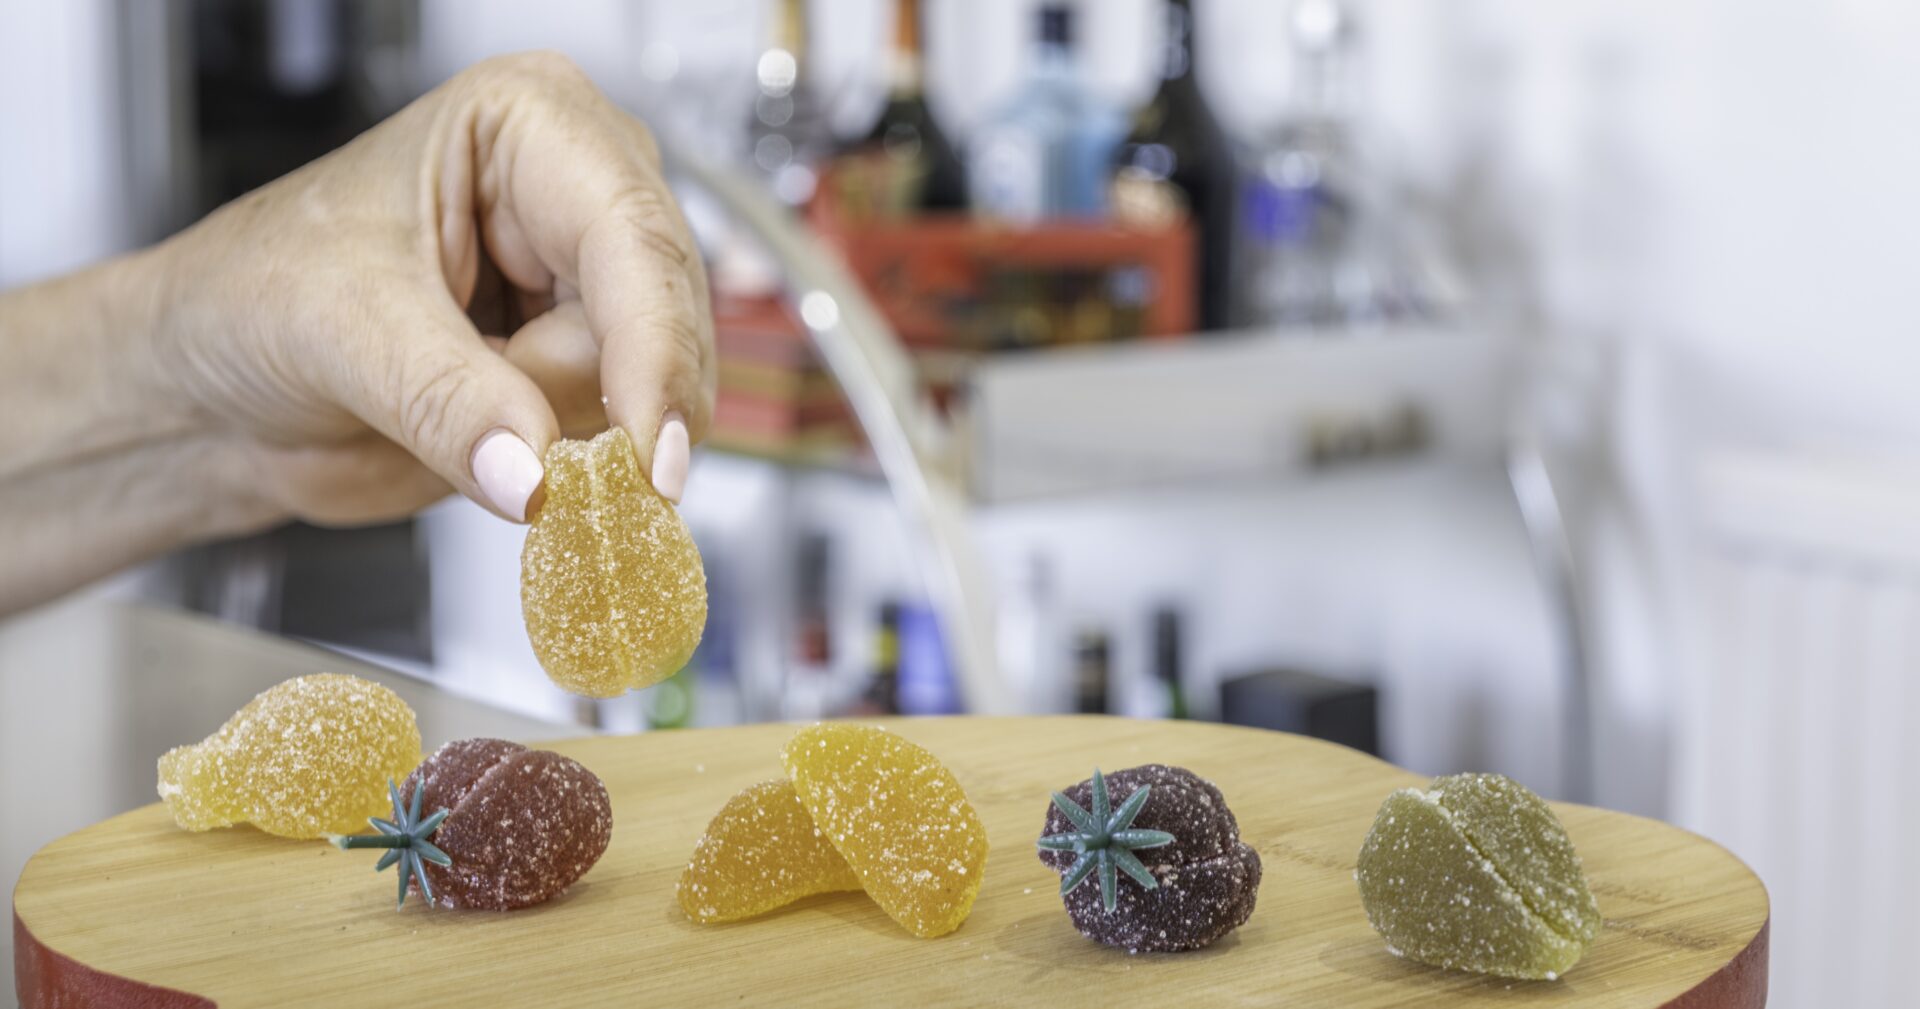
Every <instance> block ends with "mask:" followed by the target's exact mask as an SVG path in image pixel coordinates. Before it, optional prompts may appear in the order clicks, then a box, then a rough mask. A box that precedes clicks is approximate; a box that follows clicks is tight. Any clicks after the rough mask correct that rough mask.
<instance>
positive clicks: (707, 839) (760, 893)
mask: <svg viewBox="0 0 1920 1009" xmlns="http://www.w3.org/2000/svg"><path fill="white" fill-rule="evenodd" d="M858 889H860V877H858V876H856V875H854V872H853V869H852V868H851V867H849V866H848V865H847V860H846V859H844V858H841V857H840V853H839V852H838V851H836V850H834V847H833V844H832V843H831V842H829V841H828V840H827V838H826V835H824V834H823V833H821V831H820V828H819V827H817V826H815V825H814V822H813V817H812V816H811V815H809V814H808V813H807V809H806V807H805V806H802V805H801V804H800V799H799V797H798V796H796V795H795V794H794V791H793V782H791V781H788V780H786V779H785V778H781V779H777V780H774V781H764V782H761V783H760V784H758V785H753V786H751V787H749V788H747V789H746V790H745V791H743V792H741V793H740V794H738V795H736V796H734V797H733V798H731V799H728V800H727V804H726V805H724V806H722V807H720V812H718V813H716V814H714V817H713V822H712V823H709V824H707V832H706V833H705V834H704V835H702V836H701V838H700V842H699V844H698V845H696V846H695V847H694V849H693V857H692V859H690V860H689V861H688V862H687V868H686V871H685V872H683V873H681V874H680V889H679V894H678V895H679V898H680V909H681V910H682V911H685V912H686V913H687V917H689V918H692V919H693V920H694V921H697V922H702V923H707V924H712V923H716V922H723V921H738V920H740V919H742V918H751V917H753V916H755V915H759V914H765V913H766V912H768V911H771V910H773V909H774V908H777V907H782V906H785V905H787V904H791V903H793V902H794V901H796V900H799V899H800V898H802V897H809V896H812V895H813V894H816V893H830V892H833V891H836V890H858Z"/></svg>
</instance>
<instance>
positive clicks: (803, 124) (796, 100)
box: [747, 0, 833, 206]
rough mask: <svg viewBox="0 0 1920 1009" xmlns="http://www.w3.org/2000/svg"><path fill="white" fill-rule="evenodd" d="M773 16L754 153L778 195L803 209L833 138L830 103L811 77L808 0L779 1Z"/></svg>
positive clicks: (760, 65)
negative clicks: (830, 123) (825, 100)
mask: <svg viewBox="0 0 1920 1009" xmlns="http://www.w3.org/2000/svg"><path fill="white" fill-rule="evenodd" d="M773 13H774V16H773V24H774V30H773V40H772V43H771V44H770V45H769V46H768V47H767V48H766V49H765V50H764V51H763V52H761V53H760V59H759V60H758V61H757V62H756V63H755V64H754V83H755V85H756V87H757V91H756V93H755V94H754V98H753V116H752V118H750V119H749V120H748V122H747V128H748V150H749V155H750V157H752V159H753V165H754V168H755V169H756V170H757V171H758V172H759V173H760V174H761V176H762V177H763V178H765V179H766V181H767V184H768V185H769V187H770V188H771V189H772V190H773V193H774V195H775V196H777V197H779V199H780V200H781V201H782V202H784V203H786V204H788V205H790V206H799V205H801V204H803V203H805V202H807V201H808V200H809V199H811V198H812V197H813V191H814V188H815V186H816V185H817V184H818V183H819V178H820V176H819V168H820V165H821V163H822V162H823V161H825V160H826V158H827V157H828V156H829V155H830V154H831V153H832V147H833V134H832V131H831V129H830V128H829V126H828V123H827V114H826V106H825V103H824V102H823V101H821V100H820V97H819V95H818V94H817V93H816V90H815V88H814V85H813V83H812V81H811V80H809V78H808V76H807V71H808V67H807V5H806V0H777V3H776V4H775V6H774V12H773Z"/></svg>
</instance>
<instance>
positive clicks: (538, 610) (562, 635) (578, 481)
mask: <svg viewBox="0 0 1920 1009" xmlns="http://www.w3.org/2000/svg"><path fill="white" fill-rule="evenodd" d="M545 462H546V469H547V476H546V490H547V500H546V504H544V505H543V506H541V508H540V513H539V514H538V515H536V516H535V517H534V519H533V527H532V528H531V529H529V530H527V542H526V546H525V547H523V548H522V549H521V552H520V609H521V614H522V615H523V616H524V617H525V618H526V622H527V638H528V639H529V640H530V641H532V642H533V652H534V654H535V655H537V656H539V658H540V665H541V667H542V668H544V669H545V670H546V671H547V675H548V676H549V677H551V678H552V679H553V682H555V683H557V684H559V685H560V686H561V687H564V688H565V689H567V690H571V691H573V692H574V693H576V694H585V695H587V696H589V697H615V696H618V695H620V694H622V693H625V692H626V691H628V690H632V689H635V688H637V687H650V686H652V685H654V684H655V683H658V682H660V681H661V680H664V679H666V678H667V677H669V676H671V675H673V674H674V673H675V672H677V671H678V670H679V669H680V667H681V666H684V665H686V664H687V660H688V659H689V658H692V657H693V649H694V646H696V645H698V644H699V643H700V632H701V631H702V630H703V629H704V628H705V626H706V622H707V575H706V570H705V569H704V568H703V567H701V564H700V551H699V549H698V548H697V547H695V546H694V545H693V537H692V536H691V535H690V534H688V532H687V526H686V523H685V522H682V521H681V520H680V513H679V512H677V511H675V510H674V507H673V505H671V504H668V503H667V499H666V498H663V497H661V496H660V495H659V494H658V493H656V492H655V491H654V489H653V485H652V484H651V483H649V482H648V481H647V479H646V478H645V477H643V476H642V475H641V474H640V463H639V461H638V460H637V459H636V458H635V457H634V454H633V443H632V442H631V441H629V440H628V439H627V434H626V432H625V431H622V430H620V429H619V428H614V429H612V430H610V431H606V432H604V433H602V434H601V435H600V436H598V437H596V438H594V439H593V440H592V441H590V442H587V441H569V440H565V439H562V440H560V441H556V442H554V443H553V444H552V445H551V446H550V447H548V449H547V456H546V460H545Z"/></svg>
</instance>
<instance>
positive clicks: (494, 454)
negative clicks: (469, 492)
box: [473, 429, 545, 522]
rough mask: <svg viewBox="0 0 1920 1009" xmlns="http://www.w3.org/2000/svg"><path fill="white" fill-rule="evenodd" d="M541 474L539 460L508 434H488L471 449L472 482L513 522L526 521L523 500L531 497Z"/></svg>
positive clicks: (542, 473) (525, 444)
mask: <svg viewBox="0 0 1920 1009" xmlns="http://www.w3.org/2000/svg"><path fill="white" fill-rule="evenodd" d="M543 475H545V470H543V469H541V467H540V457H539V456H537V455H534V454H533V448H532V446H530V445H528V444H527V443H526V442H524V441H521V440H520V436H519V435H517V434H514V433H513V432H512V431H508V430H505V429H500V430H495V431H490V432H488V434H487V436H486V437H484V438H482V439H480V444H479V445H478V446H477V447H475V448H474V450H473V482H474V483H477V484H479V485H480V493H482V494H485V495H486V496H487V500H488V501H491V502H493V506H494V507H495V508H498V509H500V511H501V513H502V514H504V515H506V516H507V517H508V518H511V519H513V520H514V521H515V522H525V521H526V520H527V499H528V498H531V497H533V492H534V490H535V489H537V488H538V487H539V486H540V478H541V477H542V476H543Z"/></svg>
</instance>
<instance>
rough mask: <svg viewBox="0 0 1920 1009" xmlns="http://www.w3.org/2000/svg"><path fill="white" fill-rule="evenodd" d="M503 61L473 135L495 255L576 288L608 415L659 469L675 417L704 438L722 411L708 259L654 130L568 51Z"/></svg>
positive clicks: (643, 460) (532, 276) (515, 274)
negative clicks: (506, 82)
mask: <svg viewBox="0 0 1920 1009" xmlns="http://www.w3.org/2000/svg"><path fill="white" fill-rule="evenodd" d="M506 63H507V64H508V66H507V72H509V73H510V74H511V75H512V76H513V77H515V78H516V79H517V81H516V84H515V86H512V87H508V88H502V89H498V90H496V91H495V92H494V93H493V94H492V95H491V96H490V97H491V99H492V101H491V103H489V102H483V103H482V105H483V109H482V111H481V113H480V115H479V118H478V120H477V122H476V127H478V128H476V130H475V131H474V132H475V135H476V145H477V146H476V152H475V153H476V154H480V155H482V156H483V157H484V163H483V164H482V165H480V166H479V170H480V175H481V180H482V182H481V187H480V188H481V192H480V194H479V195H480V197H481V201H482V209H483V213H484V214H485V215H486V216H487V217H488V218H490V220H489V221H487V222H485V230H486V231H487V234H488V246H489V251H490V252H492V253H493V255H494V257H495V259H496V261H497V262H498V263H499V265H500V267H501V270H502V272H504V273H505V274H506V275H507V276H508V278H509V279H510V280H512V281H514V282H515V283H516V284H521V285H522V286H528V282H531V283H532V284H533V285H538V284H539V283H540V282H541V280H543V279H545V278H549V277H550V278H551V281H552V283H553V286H554V289H555V291H556V293H557V294H559V295H560V296H562V297H564V296H565V295H566V294H567V293H568V292H570V291H571V292H577V294H578V297H579V298H580V300H581V303H582V306H583V307H584V309H585V316H586V320H587V326H588V328H589V330H591V332H592V334H593V337H594V339H595V340H596V341H598V343H599V345H600V383H601V389H602V392H603V394H604V395H605V396H606V397H607V417H608V419H609V420H611V421H612V422H613V423H615V424H618V425H620V426H621V427H623V428H625V429H626V431H627V434H628V436H629V437H630V438H631V439H632V441H633V444H634V449H635V451H636V452H637V453H638V454H639V457H640V464H641V466H642V468H643V472H647V473H653V472H654V448H655V444H656V440H657V438H658V436H659V432H660V428H661V424H662V422H663V420H664V419H665V418H666V417H667V416H668V415H669V414H670V413H677V414H679V415H680V416H681V417H682V418H684V419H685V422H686V425H687V428H688V430H689V434H690V435H691V437H692V439H693V440H696V441H697V440H699V438H701V437H702V436H703V435H704V434H705V433H706V430H707V426H708V424H709V423H710V422H711V419H712V413H713V388H714V380H715V367H714V354H713V321H712V315H711V311H710V307H709V302H708V294H707V280H706V271H705V268H704V266H703V265H702V263H701V261H700V256H699V254H698V250H697V248H696V246H695V244H694V241H693V235H692V232H691V231H690V230H689V229H688V227H687V224H686V221H685V219H684V218H683V217H682V216H681V215H680V211H679V208H678V207H677V206H676V205H675V204H674V202H673V199H672V197H671V196H670V195H669V193H668V190H667V186H666V181H665V179H664V178H663V177H662V176H661V174H660V170H659V167H658V163H657V157H656V155H655V153H654V151H653V150H652V146H651V140H650V139H649V138H648V137H647V135H646V131H645V129H644V128H643V127H641V126H640V124H639V123H638V122H636V121H634V120H633V119H632V118H631V117H630V116H628V115H627V114H626V113H624V112H622V111H620V110H619V109H618V108H616V107H615V106H614V105H613V104H612V103H611V102H609V101H608V100H607V99H606V98H605V96H603V95H602V94H601V93H600V92H599V91H598V90H597V89H596V88H594V86H593V84H592V82H591V81H589V80H587V78H586V77H585V75H583V74H581V73H580V72H579V71H578V70H577V69H575V68H573V66H572V64H570V63H567V62H566V61H565V60H564V59H563V58H560V57H549V56H530V57H510V58H508V59H507V61H506ZM489 112H491V113H492V114H489ZM487 125H492V126H493V129H491V130H489V129H485V128H484V127H485V126H487ZM489 183H491V185H490V184H489Z"/></svg>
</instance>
